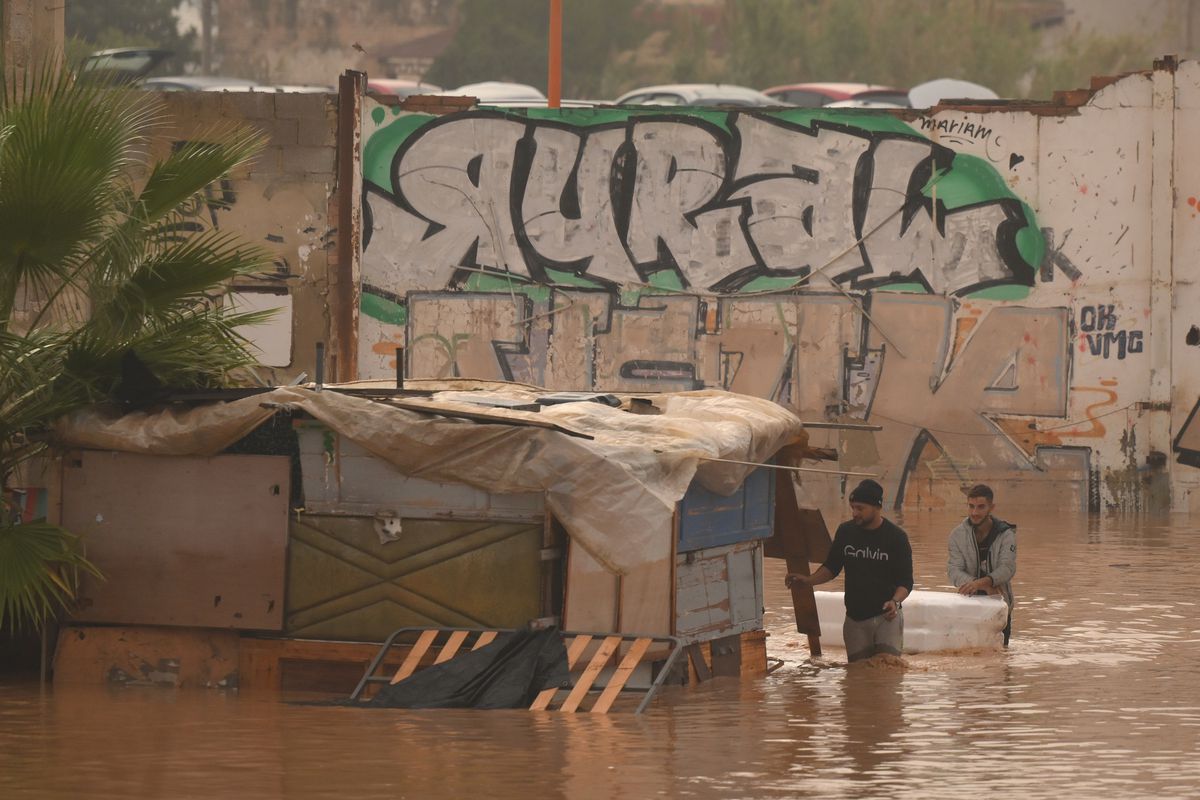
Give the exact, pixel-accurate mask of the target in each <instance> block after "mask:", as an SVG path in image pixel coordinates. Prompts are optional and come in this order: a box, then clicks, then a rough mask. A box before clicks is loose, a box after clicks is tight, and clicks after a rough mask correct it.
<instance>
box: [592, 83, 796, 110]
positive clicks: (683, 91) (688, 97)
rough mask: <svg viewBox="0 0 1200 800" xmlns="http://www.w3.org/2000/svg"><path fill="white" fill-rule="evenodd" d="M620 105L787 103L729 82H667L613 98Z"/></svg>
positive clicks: (763, 104)
mask: <svg viewBox="0 0 1200 800" xmlns="http://www.w3.org/2000/svg"><path fill="white" fill-rule="evenodd" d="M613 102H614V103H615V104H616V105H619V106H786V105H791V104H790V103H788V102H785V101H781V100H777V99H775V98H772V97H768V96H767V95H765V94H763V93H762V92H759V91H757V90H755V89H750V88H747V87H745V86H736V85H734V84H732V83H670V84H664V85H661V86H643V87H641V88H640V89H634V90H633V91H631V92H626V93H625V94H623V95H621V96H620V97H618V98H617V99H616V100H614V101H613Z"/></svg>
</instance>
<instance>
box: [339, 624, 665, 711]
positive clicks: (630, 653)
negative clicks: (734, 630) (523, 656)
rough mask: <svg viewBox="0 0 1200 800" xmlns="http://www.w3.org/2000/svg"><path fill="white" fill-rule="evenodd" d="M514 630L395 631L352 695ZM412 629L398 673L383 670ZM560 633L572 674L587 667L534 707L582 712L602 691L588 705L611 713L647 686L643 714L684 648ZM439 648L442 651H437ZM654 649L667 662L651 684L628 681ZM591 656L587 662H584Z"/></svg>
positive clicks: (642, 639) (657, 639)
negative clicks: (620, 700)
mask: <svg viewBox="0 0 1200 800" xmlns="http://www.w3.org/2000/svg"><path fill="white" fill-rule="evenodd" d="M514 632H515V630H514V629H512V628H498V629H495V628H494V629H488V628H421V627H412V628H400V629H399V630H396V631H393V632H392V634H391V635H390V636H388V638H387V640H386V641H385V642H384V643H383V644H382V645H381V646H380V648H379V652H378V653H377V654H376V655H375V658H373V659H372V660H371V663H370V664H369V665H368V666H367V670H366V672H365V673H364V674H363V677H362V680H360V681H359V682H358V685H357V686H356V687H354V691H353V692H351V693H350V699H351V700H352V701H359V700H361V699H362V696H363V692H364V691H365V690H366V688H367V686H369V685H371V684H379V683H389V684H395V683H399V682H400V681H402V680H404V679H405V678H407V677H409V676H410V675H412V674H413V673H414V672H416V671H417V669H418V667H420V666H421V665H422V662H424V661H429V657H430V656H432V661H431V662H430V663H429V664H427V665H426V666H432V665H436V664H442V663H445V662H446V661H449V660H450V659H452V658H454V657H455V656H456V655H458V654H459V653H463V652H470V651H472V650H478V649H479V648H481V647H485V646H486V645H488V644H491V643H492V641H493V640H495V639H496V637H497V636H499V635H500V634H505V633H514ZM412 634H416V640H415V641H413V642H412V643H411V649H410V650H409V651H408V654H407V655H406V656H405V658H404V661H403V662H402V663H401V664H400V666H399V668H398V669H397V670H396V671H395V673H393V674H391V675H387V674H382V675H381V674H379V672H380V667H381V666H382V665H383V664H384V662H385V660H386V659H387V656H388V653H389V652H390V651H391V649H392V648H393V647H398V646H404V645H405V644H407V642H401V641H400V640H401V639H402V638H406V637H407V638H411V635H412ZM559 636H560V637H561V638H562V640H563V644H564V646H566V648H567V668H568V669H569V670H570V671H571V673H572V675H574V673H575V672H576V667H582V671H581V672H580V674H579V677H578V678H576V679H575V680H574V682H573V684H572V685H571V686H570V687H569V688H559V687H551V688H548V689H543V690H542V691H541V692H540V693H539V694H538V696H537V697H536V698H535V699H534V701H533V703H531V704H530V706H529V710H530V711H546V710H553V709H552V708H551V707H552V705H553V704H554V703H555V702H556V701H558V702H559V705H558V709H557V710H559V711H568V712H573V711H578V710H579V709H580V707H581V706H582V705H583V703H584V701H585V700H586V699H587V697H588V696H589V694H591V693H593V692H599V697H597V698H596V699H595V701H594V702H593V703H592V704H591V706H590V707H589V708H588V709H587V710H588V711H590V712H591V713H593V714H606V713H608V710H609V709H610V708H612V705H613V703H615V702H616V700H617V696H618V695H619V694H620V693H621V692H637V691H644V692H645V697H643V698H642V701H641V703H639V704H638V707H637V710H635V711H634V713H635V714H640V713H642V711H643V710H644V709H645V708H646V706H647V705H648V704H649V702H650V700H651V699H652V698H653V697H654V693H655V692H657V691H658V688H659V687H660V686H661V685H662V683H663V681H664V680H665V679H666V677H667V675H668V674H670V672H671V669H672V667H673V666H674V665H675V661H676V660H677V658H678V656H679V653H680V652H681V651H682V648H681V646H680V642H679V639H677V638H676V637H674V636H653V635H649V634H638V633H597V632H586V631H560V632H559ZM626 642H628V643H629V647H628V649H627V650H626V651H625V654H624V655H623V656H621V658H620V662H619V663H618V665H617V667H616V669H615V670H614V671H613V673H612V674H611V675H610V676H609V677H608V680H607V681H605V682H604V684H603V685H602V686H596V685H595V684H596V679H597V678H598V677H600V674H601V673H602V672H603V671H604V669H605V667H607V666H608V664H609V663H610V662H611V661H612V660H613V659H614V657H615V656H616V655H617V653H618V652H619V650H620V648H621V645H622V644H623V643H626ZM656 643H657V644H660V645H664V646H666V647H667V648H669V650H668V652H667V654H666V657H665V658H658V656H661V653H662V650H661V648H659V649H655V650H651V649H650V648H651V645H653V644H656ZM434 653H436V655H433V654H434ZM648 654H649V655H650V656H652V657H654V658H653V661H652V662H651V663H654V662H657V661H659V660H661V661H662V662H663V663H662V665H661V666H660V667H659V670H658V673H657V674H656V675H655V676H654V679H653V680H652V681H651V683H650V685H649V686H648V687H646V688H640V687H630V686H627V685H626V684H627V682H628V681H629V678H630V676H631V675H632V674H633V671H634V670H635V669H636V668H637V667H638V665H639V664H641V663H642V662H643V660H645V659H646V657H647V655H648ZM585 656H586V659H585ZM585 660H586V662H587V663H586V665H584V661H585ZM393 663H394V662H393ZM562 692H565V693H566V697H564V698H562V699H561V701H560V700H559V694H560V693H562Z"/></svg>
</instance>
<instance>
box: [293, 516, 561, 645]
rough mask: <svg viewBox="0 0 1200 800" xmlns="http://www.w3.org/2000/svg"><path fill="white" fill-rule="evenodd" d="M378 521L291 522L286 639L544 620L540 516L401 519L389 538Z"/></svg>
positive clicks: (369, 637)
mask: <svg viewBox="0 0 1200 800" xmlns="http://www.w3.org/2000/svg"><path fill="white" fill-rule="evenodd" d="M373 522H374V521H373V519H372V518H370V517H344V516H318V515H305V516H303V517H301V518H300V519H299V520H293V521H292V524H291V532H290V537H291V538H290V542H289V551H288V579H287V608H286V609H285V611H286V613H285V628H284V630H285V631H286V632H287V633H288V634H289V635H291V636H296V637H300V638H318V639H340V640H355V641H382V640H383V639H384V638H386V637H387V635H388V634H389V633H391V632H392V631H393V630H395V629H397V628H402V627H405V626H409V625H433V626H446V627H516V626H520V625H523V624H525V623H526V622H527V621H528V620H530V619H532V618H535V617H538V616H541V559H540V551H541V547H542V524H541V523H540V522H536V523H529V522H483V521H480V522H464V521H450V520H416V519H405V520H404V521H403V529H402V531H401V533H400V536H399V537H398V539H397V541H394V542H388V543H386V544H384V543H381V542H380V540H379V536H378V535H377V534H376V532H375V530H374V527H373Z"/></svg>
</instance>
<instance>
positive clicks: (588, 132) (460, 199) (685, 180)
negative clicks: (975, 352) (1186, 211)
mask: <svg viewBox="0 0 1200 800" xmlns="http://www.w3.org/2000/svg"><path fill="white" fill-rule="evenodd" d="M726 120H727V125H728V129H727V130H726V129H723V128H721V127H719V126H718V125H716V124H714V123H712V122H709V121H706V120H705V119H701V118H698V117H696V116H690V115H687V114H679V115H677V116H671V117H665V116H654V117H650V116H642V117H631V118H630V119H629V120H627V121H624V122H619V123H612V124H604V125H597V126H595V127H586V126H572V125H567V124H564V123H562V122H559V121H554V122H549V121H535V120H523V119H519V118H515V117H510V116H503V115H499V114H496V113H494V112H468V113H465V114H459V115H455V116H451V117H446V118H443V119H442V120H439V121H437V122H432V123H429V124H427V125H425V126H424V127H422V128H419V129H418V130H417V131H416V132H415V133H413V134H412V135H411V136H410V137H409V138H408V139H407V140H406V141H405V143H404V144H403V145H402V146H401V147H400V148H399V150H398V151H397V152H396V154H395V157H394V161H393V163H392V171H391V175H392V181H391V183H392V185H391V186H377V185H373V184H371V185H368V193H369V195H368V211H369V217H370V221H371V227H370V231H369V236H370V241H369V248H370V250H371V251H372V252H371V255H370V262H371V263H372V264H373V265H374V269H373V270H372V272H373V275H372V283H373V284H374V285H377V286H379V287H381V288H383V289H386V290H388V291H396V292H401V293H402V292H404V291H409V290H414V289H431V290H437V289H444V288H447V287H449V286H454V285H457V284H459V283H460V282H461V280H462V277H463V274H462V272H461V269H460V268H462V267H468V268H471V269H473V270H479V269H483V270H494V271H508V272H512V273H515V274H518V275H521V276H529V277H530V278H532V279H533V280H536V281H540V282H555V281H553V280H549V278H550V276H549V273H548V272H547V271H548V270H555V271H556V273H562V272H571V273H575V274H578V275H582V276H585V277H587V278H591V279H594V280H598V281H600V282H602V283H603V284H604V285H609V286H615V285H628V284H636V283H642V282H645V281H647V280H648V279H649V277H650V276H651V275H652V274H654V273H658V272H661V271H663V270H667V271H671V272H674V273H675V274H676V276H677V279H678V282H679V284H680V285H683V286H694V287H699V288H704V289H713V290H721V291H737V290H738V289H740V288H742V287H743V286H746V285H747V284H748V283H750V282H751V281H753V280H754V279H755V278H758V277H769V276H803V275H806V274H808V273H809V272H811V271H813V270H822V271H823V272H824V274H826V275H827V276H828V277H829V278H830V279H835V280H839V281H850V282H852V283H853V284H854V285H855V286H858V287H868V286H873V285H878V284H880V283H886V282H894V281H897V280H915V281H919V282H921V283H924V284H925V285H926V286H927V287H929V289H930V290H932V291H933V292H936V293H939V294H963V293H966V292H969V291H972V290H974V289H976V288H979V287H981V286H988V285H993V284H996V283H1002V282H1016V283H1023V284H1031V283H1032V280H1033V271H1032V268H1030V267H1029V266H1028V265H1027V264H1025V263H1024V261H1023V260H1022V259H1021V257H1020V255H1019V254H1017V252H1016V249H1015V245H1014V242H1015V238H1014V237H1015V234H1016V232H1017V231H1018V230H1019V229H1020V228H1021V226H1023V225H1025V224H1027V223H1026V221H1025V220H1024V219H1023V218H1022V216H1021V214H1020V205H1019V203H1018V202H1017V201H1015V200H1013V199H1012V198H1005V197H1000V198H998V199H991V200H988V199H986V198H987V191H989V190H988V189H986V188H984V189H981V190H980V191H979V192H977V193H976V194H977V196H979V197H980V198H983V199H980V200H979V201H978V202H975V203H973V204H967V205H961V204H960V205H959V206H958V207H957V208H954V209H950V210H948V209H947V207H946V205H945V204H944V203H942V202H940V201H938V199H937V188H936V185H935V184H936V181H937V180H940V178H941V176H943V175H944V174H945V173H946V172H947V171H948V170H949V169H950V167H951V165H952V164H953V162H954V158H955V156H954V154H953V152H952V151H949V150H946V149H945V148H942V147H940V146H938V145H935V144H933V143H931V142H929V141H927V140H925V139H923V138H921V137H919V136H918V135H916V134H915V133H914V134H913V135H911V136H909V135H906V134H903V133H897V132H890V133H880V134H876V133H873V132H871V131H869V130H866V129H860V128H856V127H848V126H847V125H837V124H832V123H821V122H816V123H813V124H812V126H811V127H805V126H801V125H796V124H793V123H790V122H787V121H786V120H782V119H779V118H778V117H777V116H771V115H752V114H730V115H728V117H727V118H726ZM935 176H937V177H935ZM970 180H971V176H970V174H969V173H968V174H967V177H965V178H963V179H962V180H960V181H959V185H958V198H959V199H958V200H957V202H959V203H961V197H962V196H963V193H962V186H963V181H967V182H969V181H970ZM931 181H932V183H931ZM984 183H986V182H984ZM981 185H982V184H981Z"/></svg>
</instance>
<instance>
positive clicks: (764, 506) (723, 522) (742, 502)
mask: <svg viewBox="0 0 1200 800" xmlns="http://www.w3.org/2000/svg"><path fill="white" fill-rule="evenodd" d="M774 522H775V477H774V475H773V473H772V470H769V469H764V468H759V469H756V470H754V472H751V473H750V475H749V476H748V477H747V478H746V480H745V482H744V483H743V484H742V486H741V488H740V489H739V490H738V491H736V492H734V493H733V494H732V495H730V496H729V497H724V496H722V495H719V494H716V493H714V492H710V491H709V490H708V489H705V488H704V487H703V486H701V485H700V484H699V483H698V482H696V481H693V482H692V485H691V486H690V487H689V488H688V491H687V494H686V495H684V496H683V500H682V501H680V503H679V547H678V548H677V549H678V551H679V552H680V553H687V552H691V551H693V550H701V549H703V548H706V547H720V546H722V545H727V544H736V543H737V542H748V541H752V540H754V539H768V538H770V536H771V533H772V527H773V525H774Z"/></svg>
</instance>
